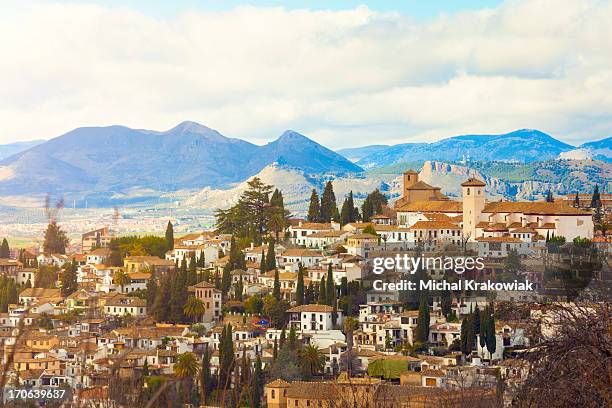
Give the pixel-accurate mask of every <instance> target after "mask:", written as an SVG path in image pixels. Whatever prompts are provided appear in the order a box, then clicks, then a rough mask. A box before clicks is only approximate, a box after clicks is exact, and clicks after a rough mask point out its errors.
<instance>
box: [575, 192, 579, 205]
mask: <svg viewBox="0 0 612 408" xmlns="http://www.w3.org/2000/svg"><path fill="white" fill-rule="evenodd" d="M574 207H576V208H580V196H579V195H578V191H576V197H574Z"/></svg>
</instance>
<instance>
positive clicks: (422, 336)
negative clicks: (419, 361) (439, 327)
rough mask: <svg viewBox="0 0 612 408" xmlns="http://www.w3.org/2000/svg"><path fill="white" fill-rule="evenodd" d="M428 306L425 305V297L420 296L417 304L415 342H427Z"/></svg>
mask: <svg viewBox="0 0 612 408" xmlns="http://www.w3.org/2000/svg"><path fill="white" fill-rule="evenodd" d="M429 319H430V317H429V306H428V305H427V297H426V296H424V295H422V296H421V301H420V304H419V316H418V320H417V329H416V340H417V341H418V342H420V343H423V344H425V343H427V342H428V341H429Z"/></svg>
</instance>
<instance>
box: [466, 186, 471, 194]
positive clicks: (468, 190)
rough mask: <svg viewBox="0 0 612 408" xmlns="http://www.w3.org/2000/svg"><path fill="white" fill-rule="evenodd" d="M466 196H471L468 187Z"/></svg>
mask: <svg viewBox="0 0 612 408" xmlns="http://www.w3.org/2000/svg"><path fill="white" fill-rule="evenodd" d="M466 195H470V188H469V187H468V189H467V193H466Z"/></svg>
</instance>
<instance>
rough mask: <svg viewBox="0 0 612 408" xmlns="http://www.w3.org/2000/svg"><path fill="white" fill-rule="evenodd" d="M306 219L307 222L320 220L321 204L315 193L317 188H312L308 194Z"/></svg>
mask: <svg viewBox="0 0 612 408" xmlns="http://www.w3.org/2000/svg"><path fill="white" fill-rule="evenodd" d="M306 219H307V220H308V222H320V221H321V205H320V204H319V195H318V194H317V190H315V189H314V188H313V189H312V193H311V194H310V204H309V205H308V216H307V218H306Z"/></svg>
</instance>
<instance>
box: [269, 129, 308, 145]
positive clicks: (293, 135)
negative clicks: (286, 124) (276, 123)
mask: <svg viewBox="0 0 612 408" xmlns="http://www.w3.org/2000/svg"><path fill="white" fill-rule="evenodd" d="M276 141H277V142H283V143H287V142H299V141H307V142H313V141H312V140H311V139H310V138H308V137H307V136H304V135H303V134H301V133H298V132H296V131H295V130H285V131H284V132H283V134H282V135H281V136H280V137H279V138H278V139H277V140H276ZM313 143H314V142H313Z"/></svg>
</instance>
